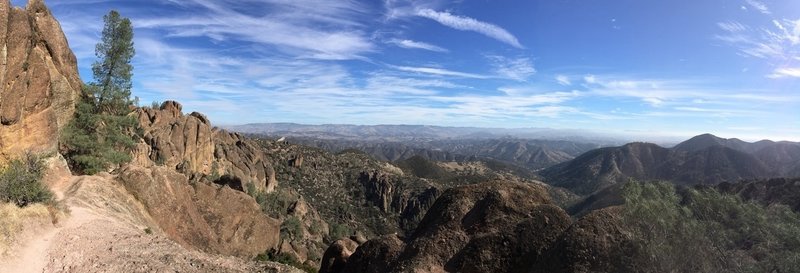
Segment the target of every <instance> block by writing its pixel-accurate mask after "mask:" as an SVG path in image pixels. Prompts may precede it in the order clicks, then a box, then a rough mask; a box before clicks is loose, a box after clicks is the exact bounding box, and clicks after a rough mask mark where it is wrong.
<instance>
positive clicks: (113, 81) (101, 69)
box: [91, 10, 136, 115]
mask: <svg viewBox="0 0 800 273" xmlns="http://www.w3.org/2000/svg"><path fill="white" fill-rule="evenodd" d="M103 21H105V27H103V36H102V40H101V42H100V43H98V44H97V46H96V47H95V55H96V56H97V59H98V60H97V61H95V62H94V64H92V72H93V73H94V83H92V84H91V85H92V87H93V88H91V92H92V93H93V95H94V98H95V100H96V104H97V109H98V110H99V111H100V112H103V113H108V114H113V115H121V114H125V113H128V112H129V110H128V106H130V105H131V103H132V101H131V98H130V97H131V76H132V74H133V66H132V65H131V59H132V58H133V55H134V54H136V50H135V49H134V47H133V28H132V26H131V21H130V20H129V19H128V18H124V17H121V16H120V15H119V13H118V12H117V11H115V10H112V11H111V12H109V13H108V14H107V15H105V16H104V17H103Z"/></svg>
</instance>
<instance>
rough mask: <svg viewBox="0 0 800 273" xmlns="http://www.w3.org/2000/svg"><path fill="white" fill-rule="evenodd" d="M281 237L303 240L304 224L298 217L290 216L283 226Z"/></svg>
mask: <svg viewBox="0 0 800 273" xmlns="http://www.w3.org/2000/svg"><path fill="white" fill-rule="evenodd" d="M281 236H282V237H284V238H291V239H302V238H303V223H301V222H300V219H297V217H294V216H289V218H286V220H284V221H283V223H282V224H281Z"/></svg>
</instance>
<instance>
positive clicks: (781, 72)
mask: <svg viewBox="0 0 800 273" xmlns="http://www.w3.org/2000/svg"><path fill="white" fill-rule="evenodd" d="M767 77H769V78H772V79H780V78H800V67H783V68H778V69H775V72H773V73H772V74H770V75H767Z"/></svg>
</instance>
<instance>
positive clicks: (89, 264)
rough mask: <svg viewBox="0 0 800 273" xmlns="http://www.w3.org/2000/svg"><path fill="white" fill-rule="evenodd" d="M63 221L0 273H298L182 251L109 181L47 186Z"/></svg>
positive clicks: (74, 180) (29, 242) (67, 180)
mask: <svg viewBox="0 0 800 273" xmlns="http://www.w3.org/2000/svg"><path fill="white" fill-rule="evenodd" d="M50 186H51V189H52V190H53V191H54V193H55V194H56V196H57V197H58V199H59V200H60V203H61V204H63V205H64V206H65V207H66V208H67V210H68V211H69V216H67V217H66V218H65V219H62V220H61V221H59V222H58V223H57V224H55V225H54V226H50V227H48V228H45V229H44V230H43V231H38V232H35V234H32V235H31V236H27V237H29V238H22V240H23V241H24V243H23V244H22V245H21V246H20V247H19V248H18V250H17V251H15V252H16V253H17V255H16V256H15V257H11V258H9V259H7V260H6V261H0V272H15V273H16V272H19V273H26V272H36V273H40V272H298V271H297V270H296V269H294V268H291V267H288V266H285V265H281V264H274V263H255V262H251V261H244V260H241V259H237V258H232V257H222V256H218V255H210V254H206V253H201V252H198V251H194V250H188V249H186V248H184V247H182V246H180V245H178V244H177V243H175V242H174V241H172V240H170V239H169V238H167V237H166V236H165V235H163V233H161V232H160V231H158V230H157V228H154V229H151V230H152V231H153V232H152V234H151V233H150V232H145V228H146V227H147V226H148V221H147V217H148V216H147V215H146V213H142V208H141V205H140V204H138V203H136V202H135V201H132V200H134V199H132V197H130V196H129V195H128V194H127V193H126V192H125V191H124V188H122V187H121V186H119V185H117V184H116V182H115V181H114V180H113V178H111V177H110V176H83V177H73V176H68V177H64V178H62V179H61V180H59V181H57V182H56V183H51V184H50Z"/></svg>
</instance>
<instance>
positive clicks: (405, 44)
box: [389, 39, 448, 52]
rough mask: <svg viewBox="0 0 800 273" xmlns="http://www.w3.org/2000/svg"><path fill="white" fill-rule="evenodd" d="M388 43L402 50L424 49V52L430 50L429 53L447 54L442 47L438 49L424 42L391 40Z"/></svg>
mask: <svg viewBox="0 0 800 273" xmlns="http://www.w3.org/2000/svg"><path fill="white" fill-rule="evenodd" d="M389 43H390V44H394V45H396V46H399V47H402V48H409V49H424V50H430V51H436V52H448V50H447V49H446V48H443V47H440V46H436V45H432V44H429V43H425V42H417V41H412V40H401V39H391V40H389Z"/></svg>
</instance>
